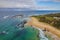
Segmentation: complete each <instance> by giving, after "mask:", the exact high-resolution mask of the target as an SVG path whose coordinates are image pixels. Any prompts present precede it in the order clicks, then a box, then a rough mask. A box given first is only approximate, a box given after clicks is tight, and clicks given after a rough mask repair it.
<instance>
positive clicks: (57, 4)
mask: <svg viewBox="0 0 60 40" xmlns="http://www.w3.org/2000/svg"><path fill="white" fill-rule="evenodd" d="M0 8H29V9H34V10H60V0H0Z"/></svg>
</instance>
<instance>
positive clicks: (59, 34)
mask: <svg viewBox="0 0 60 40" xmlns="http://www.w3.org/2000/svg"><path fill="white" fill-rule="evenodd" d="M27 24H28V25H33V26H35V27H37V28H41V29H43V30H44V29H46V31H47V32H46V33H48V34H50V35H51V37H52V38H54V39H55V40H60V30H58V29H56V28H54V27H52V26H50V25H49V24H46V23H42V22H39V21H38V20H37V19H36V18H34V17H30V21H28V23H27Z"/></svg>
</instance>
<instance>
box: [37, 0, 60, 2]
mask: <svg viewBox="0 0 60 40" xmlns="http://www.w3.org/2000/svg"><path fill="white" fill-rule="evenodd" d="M36 1H39V2H41V1H43V2H48V1H52V2H60V0H36Z"/></svg>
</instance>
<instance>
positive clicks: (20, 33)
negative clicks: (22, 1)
mask: <svg viewBox="0 0 60 40" xmlns="http://www.w3.org/2000/svg"><path fill="white" fill-rule="evenodd" d="M21 21H22V20H19V19H17V18H8V19H4V20H1V21H0V40H39V31H38V30H37V29H35V28H33V27H31V26H27V25H25V26H24V27H23V28H21V27H20V26H18V27H17V26H16V25H18V24H20V22H21Z"/></svg>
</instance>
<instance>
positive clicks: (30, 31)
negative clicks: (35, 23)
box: [0, 9, 60, 40]
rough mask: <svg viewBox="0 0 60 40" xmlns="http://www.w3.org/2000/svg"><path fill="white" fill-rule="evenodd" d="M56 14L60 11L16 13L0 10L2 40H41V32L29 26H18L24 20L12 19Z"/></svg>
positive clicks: (0, 34) (0, 38) (0, 37)
mask: <svg viewBox="0 0 60 40" xmlns="http://www.w3.org/2000/svg"><path fill="white" fill-rule="evenodd" d="M56 12H60V11H48V10H45V11H43V10H42V11H36V10H35V11H31V10H30V11H16V10H10V9H8V10H4V9H3V10H1V9H0V40H40V37H39V30H37V29H35V28H33V27H32V26H29V25H24V27H23V28H21V27H22V26H17V25H18V24H20V23H21V21H22V20H23V19H21V18H11V17H12V16H14V15H20V14H23V15H25V16H26V17H27V16H30V15H40V14H49V13H56ZM7 17H8V18H7ZM20 19H21V20H20Z"/></svg>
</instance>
